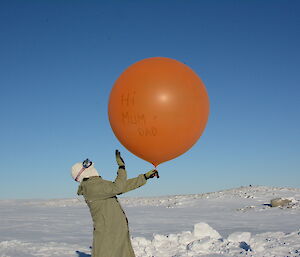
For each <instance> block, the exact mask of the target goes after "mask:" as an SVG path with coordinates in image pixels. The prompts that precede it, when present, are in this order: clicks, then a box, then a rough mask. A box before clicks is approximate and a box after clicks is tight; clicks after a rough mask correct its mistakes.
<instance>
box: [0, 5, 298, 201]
mask: <svg viewBox="0 0 300 257" xmlns="http://www.w3.org/2000/svg"><path fill="white" fill-rule="evenodd" d="M299 46H300V1H297V0H295V1H289V0H282V1H277V0H273V1H271V0H251V1H250V0H249V1H246V0H240V1H233V0H226V1H223V0H206V1H201V0H197V1H184V0H182V1H176V0H172V1H168V0H165V1H141V0H139V1H124V0H122V1H100V0H99V1H88V0H81V1H78V0H72V1H66V0H65V1H58V0H56V1H55V0H51V1H50V0H48V1H46V0H44V1H30V0H27V1H21V0H20V1H16V0H10V1H5V0H1V1H0V87H1V101H0V114H1V121H0V122H1V133H0V160H1V166H0V174H1V187H0V198H1V199H7V198H65V197H74V196H75V195H76V190H77V184H76V182H74V181H73V180H72V178H71V176H70V167H71V166H72V165H73V164H74V163H75V162H78V161H82V160H83V159H85V158H87V157H89V158H90V159H91V160H93V161H94V162H95V167H96V168H97V169H98V170H99V172H100V174H101V175H102V176H103V178H105V179H110V180H112V179H114V177H115V175H116V170H117V165H116V163H115V156H114V152H115V149H119V150H120V151H121V154H122V156H123V157H124V160H125V162H126V166H127V170H128V177H134V176H137V175H138V174H140V173H142V172H146V171H148V170H149V169H151V168H152V165H151V164H149V163H147V162H146V161H144V160H141V159H139V158H138V157H136V156H134V155H133V154H131V153H130V152H129V151H127V150H126V149H125V148H124V147H123V146H122V145H121V144H120V143H119V142H118V140H117V139H116V138H115V136H114V134H113V132H112V130H111V128H110V124H109V121H108V115H107V105H108V98H109V93H110V90H111V88H112V86H113V84H114V82H115V80H116V79H117V78H118V76H119V75H120V74H121V73H122V72H123V71H124V69H125V68H127V67H128V66H129V65H131V64H133V63H134V62H136V61H139V60H141V59H144V58H148V57H156V56H163V57H170V58H174V59H177V60H179V61H181V62H184V63H186V64H187V65H189V66H190V67H191V68H192V69H193V70H194V71H196V72H197V74H198V75H199V76H200V77H201V78H202V80H203V82H204V83H205V85H206V88H207V91H208V94H209V98H210V117H209V122H208V124H207V127H206V129H205V131H204V134H203V135H202V137H201V138H200V140H199V141H198V142H197V143H196V144H195V145H194V147H193V148H191V149H190V150H189V151H188V152H186V153H185V154H183V155H182V156H180V157H178V158H176V159H174V160H171V161H169V162H166V163H163V164H161V165H160V166H159V167H158V170H159V172H160V176H161V177H160V179H153V180H151V181H149V183H148V184H147V185H146V186H144V187H142V188H139V189H138V190H136V191H134V192H131V193H129V194H128V195H129V196H157V195H168V194H189V193H202V192H210V191H215V190H221V189H226V188H231V187H237V186H242V185H249V184H253V185H270V186H289V187H299V186H300V164H299V163H300V162H299V157H300V133H299V131H300V47H299Z"/></svg>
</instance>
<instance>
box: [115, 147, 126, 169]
mask: <svg viewBox="0 0 300 257" xmlns="http://www.w3.org/2000/svg"><path fill="white" fill-rule="evenodd" d="M116 161H117V163H118V165H119V167H125V162H124V160H123V159H122V157H121V153H120V152H119V150H116Z"/></svg>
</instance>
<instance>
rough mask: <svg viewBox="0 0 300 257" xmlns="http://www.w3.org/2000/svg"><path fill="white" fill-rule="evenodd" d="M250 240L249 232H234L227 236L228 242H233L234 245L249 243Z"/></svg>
mask: <svg viewBox="0 0 300 257" xmlns="http://www.w3.org/2000/svg"><path fill="white" fill-rule="evenodd" d="M250 238H251V233H249V232H234V233H232V234H230V235H229V236H228V241H229V242H235V243H240V242H246V243H249V241H250Z"/></svg>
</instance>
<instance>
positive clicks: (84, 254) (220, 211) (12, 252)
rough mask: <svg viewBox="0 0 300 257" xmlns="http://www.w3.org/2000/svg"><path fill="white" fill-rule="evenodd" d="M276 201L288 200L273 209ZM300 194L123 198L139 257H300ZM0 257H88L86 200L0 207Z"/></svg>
mask: <svg viewBox="0 0 300 257" xmlns="http://www.w3.org/2000/svg"><path fill="white" fill-rule="evenodd" d="M274 198H285V199H290V200H291V204H290V205H288V206H285V207H278V208H271V207H270V206H269V203H270V200H271V199H274ZM299 199H300V189H296V188H274V187H265V186H251V187H250V186H249V187H240V188H234V189H228V190H223V191H219V192H212V193H206V194H195V195H176V196H163V197H148V198H147V197H141V198H120V202H121V204H122V205H123V208H124V209H125V212H126V214H127V217H128V220H129V226H130V231H131V235H132V245H133V248H134V250H135V253H136V257H190V256H191V257H200V256H206V257H229V256H252V257H268V256H272V257H283V256H289V257H296V256H298V257H299V256H300V205H299ZM0 210H1V211H0V257H32V256H35V257H36V256H38V257H39V256H40V257H56V256H57V257H67V256H69V257H91V249H90V245H91V242H92V222H91V217H90V214H89V211H88V208H87V206H86V204H85V202H84V201H83V199H81V198H79V199H52V200H1V201H0Z"/></svg>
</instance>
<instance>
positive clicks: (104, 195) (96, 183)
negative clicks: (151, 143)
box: [71, 150, 158, 257]
mask: <svg viewBox="0 0 300 257" xmlns="http://www.w3.org/2000/svg"><path fill="white" fill-rule="evenodd" d="M116 161H117V164H118V166H119V169H118V172H117V177H116V179H115V180H114V181H113V182H112V181H108V180H104V179H102V178H101V176H99V174H98V172H97V170H96V169H95V167H94V164H93V163H92V162H91V161H90V160H88V159H86V160H85V161H84V162H83V163H76V164H75V165H73V166H72V170H71V174H72V177H73V178H74V179H75V181H77V182H79V183H80V185H79V187H78V191H77V194H78V195H83V196H84V198H85V201H86V203H87V205H88V207H89V209H90V212H91V216H92V219H93V226H94V231H93V246H92V257H135V254H134V251H133V248H132V245H131V241H130V235H129V228H128V220H127V217H126V215H125V212H124V210H123V209H122V207H121V205H120V203H119V201H118V199H117V195H120V194H123V193H126V192H128V191H131V190H134V189H136V188H138V187H141V186H143V185H145V184H146V182H147V179H149V178H153V177H155V176H156V177H158V172H157V170H155V169H153V170H150V171H149V172H147V173H145V174H140V175H139V176H138V177H136V178H131V179H127V172H126V169H125V162H124V160H123V159H122V157H121V154H120V152H119V151H118V150H116Z"/></svg>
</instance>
